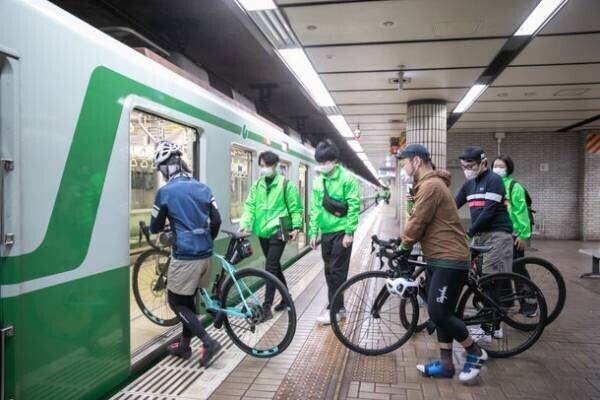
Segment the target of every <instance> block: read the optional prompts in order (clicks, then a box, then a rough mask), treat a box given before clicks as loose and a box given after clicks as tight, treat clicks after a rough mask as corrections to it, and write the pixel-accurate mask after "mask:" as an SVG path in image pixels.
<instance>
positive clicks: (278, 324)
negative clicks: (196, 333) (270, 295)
mask: <svg viewBox="0 0 600 400" xmlns="http://www.w3.org/2000/svg"><path fill="white" fill-rule="evenodd" d="M222 232H224V233H226V234H227V235H228V236H229V237H230V240H229V246H228V248H227V253H226V255H225V256H220V255H216V258H217V259H218V260H219V261H220V263H221V269H220V270H219V272H218V273H217V276H216V279H215V281H214V283H213V285H212V289H211V291H210V293H209V292H208V291H207V290H206V289H201V290H200V291H199V293H198V296H197V299H199V301H200V304H201V306H202V307H203V308H204V309H205V310H206V311H207V313H209V314H210V315H211V316H212V317H213V319H214V326H215V327H216V328H218V329H219V328H221V326H224V327H225V330H226V332H227V335H228V336H229V338H230V339H231V340H232V341H233V342H234V343H235V345H236V346H238V347H239V348H240V349H241V350H243V351H244V352H246V353H248V354H250V355H252V356H254V357H261V358H267V357H273V356H276V355H278V354H281V353H282V352H283V351H284V350H285V349H286V348H287V347H288V346H289V345H290V343H291V342H292V339H293V337H294V334H295V332H296V308H295V307H294V303H293V301H292V297H291V296H290V294H289V292H288V290H287V288H286V287H285V286H284V285H283V284H282V283H281V282H280V281H279V279H277V278H276V277H275V276H273V275H272V274H270V273H269V272H267V271H263V270H260V269H254V268H243V269H240V270H236V269H235V267H234V265H236V264H238V263H239V262H240V261H242V260H243V259H245V258H247V257H250V256H251V255H252V247H251V246H250V242H249V241H248V237H249V234H245V233H238V232H229V231H225V230H222ZM140 235H144V237H145V238H146V242H147V243H148V245H149V246H150V249H149V250H146V251H144V252H143V253H142V254H140V256H139V258H138V259H137V260H136V262H135V264H134V266H133V277H132V284H133V294H134V297H135V300H136V302H137V304H138V306H139V307H140V309H141V310H142V312H143V314H144V315H145V316H146V317H147V318H148V319H149V320H150V321H152V322H154V323H155V324H157V325H161V326H173V325H176V324H177V323H178V322H179V320H178V319H177V317H176V316H175V314H174V313H173V311H172V310H171V309H170V308H169V305H168V302H167V279H168V275H167V273H168V270H169V263H170V261H171V253H170V251H169V250H170V246H171V245H170V243H171V240H170V238H169V232H163V233H161V234H159V237H158V240H157V241H153V240H152V239H151V238H150V233H149V230H148V228H147V226H146V225H145V224H144V222H143V221H142V222H140ZM227 275H229V278H227ZM226 278H227V279H226ZM267 287H272V288H273V289H274V292H275V297H274V301H275V302H276V303H275V304H279V303H282V304H284V305H285V307H284V308H283V311H282V313H281V314H280V315H277V314H276V315H275V317H274V318H273V319H271V318H269V315H268V314H265V312H264V308H263V301H262V300H261V299H262V298H263V297H264V292H265V290H266V288H267Z"/></svg>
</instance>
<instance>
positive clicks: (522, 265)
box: [403, 257, 567, 334]
mask: <svg viewBox="0 0 600 400" xmlns="http://www.w3.org/2000/svg"><path fill="white" fill-rule="evenodd" d="M473 271H476V272H477V276H478V278H481V276H482V271H481V268H480V267H479V264H477V268H476V269H475V268H474V269H473ZM523 271H525V272H526V273H525V274H524V273H523ZM513 272H515V273H518V274H520V275H524V276H525V277H527V278H528V279H530V280H531V281H532V282H533V283H534V284H535V285H536V286H537V287H539V288H540V290H541V291H542V293H543V294H544V299H545V300H546V306H547V308H548V317H547V319H546V325H550V324H551V323H552V322H554V321H555V320H556V318H558V316H559V315H560V313H561V312H562V310H563V308H564V305H565V302H566V297H567V287H566V284H565V280H564V278H563V276H562V274H561V273H560V271H559V270H558V268H556V266H555V265H554V264H552V263H551V262H550V261H548V260H545V259H543V258H539V257H522V258H517V259H515V260H514V261H513ZM412 278H413V279H414V280H416V281H418V282H419V291H418V294H417V299H418V302H419V306H421V312H420V313H419V322H418V323H417V327H416V331H417V332H421V331H423V330H425V329H427V331H428V333H429V334H432V333H433V332H434V330H435V326H434V325H433V323H432V322H431V321H430V320H429V314H428V313H427V307H425V306H426V304H427V277H426V269H425V268H424V267H418V268H416V269H415V272H414V273H413V275H412ZM521 312H522V313H523V314H524V315H526V316H535V315H536V313H537V306H535V304H533V305H524V307H522V308H521ZM403 322H404V323H405V324H407V322H406V321H403ZM405 326H406V325H405Z"/></svg>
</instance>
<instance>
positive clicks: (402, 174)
mask: <svg viewBox="0 0 600 400" xmlns="http://www.w3.org/2000/svg"><path fill="white" fill-rule="evenodd" d="M400 179H402V182H404V184H406V185H411V184H412V183H413V182H414V180H415V177H414V176H412V175H408V174H407V173H406V171H404V168H402V169H401V170H400Z"/></svg>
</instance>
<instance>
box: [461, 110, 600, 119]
mask: <svg viewBox="0 0 600 400" xmlns="http://www.w3.org/2000/svg"><path fill="white" fill-rule="evenodd" d="M596 114H598V111H596V110H592V111H540V112H507V113H503V112H489V113H486V112H481V113H480V112H471V110H469V112H468V113H466V114H463V116H462V117H460V120H459V122H461V121H535V120H545V121H549V120H560V121H564V120H571V121H582V120H584V119H587V118H590V117H593V116H594V115H596Z"/></svg>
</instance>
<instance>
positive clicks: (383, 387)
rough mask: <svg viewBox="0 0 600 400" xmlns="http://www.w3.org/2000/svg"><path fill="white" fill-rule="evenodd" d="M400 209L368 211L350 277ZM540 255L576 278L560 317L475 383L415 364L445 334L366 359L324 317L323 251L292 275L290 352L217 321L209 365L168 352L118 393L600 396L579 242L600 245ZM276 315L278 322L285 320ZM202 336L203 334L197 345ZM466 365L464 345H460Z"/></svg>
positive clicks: (592, 298)
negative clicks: (248, 345) (232, 337)
mask: <svg viewBox="0 0 600 400" xmlns="http://www.w3.org/2000/svg"><path fill="white" fill-rule="evenodd" d="M399 230H400V228H399V226H398V225H397V223H396V222H395V219H394V211H393V208H392V207H390V206H386V205H383V204H382V205H379V206H377V207H375V208H373V209H371V210H370V211H368V212H366V213H365V214H364V215H363V216H362V220H361V225H360V228H359V231H358V232H357V234H356V237H355V244H354V251H353V255H352V261H351V267H350V275H352V274H356V273H359V272H362V271H364V270H366V269H368V268H370V267H371V266H372V263H371V262H370V258H371V257H370V254H369V251H370V246H369V244H370V237H371V235H372V234H374V233H377V234H378V235H379V236H381V237H387V236H392V235H398V234H399ZM533 244H534V246H533V247H534V248H535V249H536V250H537V251H535V252H532V253H531V254H532V255H534V254H535V255H536V256H540V257H544V258H547V259H548V260H550V261H551V262H553V263H554V264H555V265H556V266H557V267H558V268H559V269H560V270H561V272H562V274H563V276H564V278H565V280H566V283H567V302H566V305H565V307H564V309H563V311H562V313H561V315H560V316H559V318H558V319H557V320H556V321H555V322H554V323H553V324H552V325H550V326H548V327H547V328H546V330H545V331H544V333H543V336H542V337H541V339H540V340H539V341H538V342H537V343H536V344H535V345H534V346H533V347H532V348H531V349H529V350H527V351H526V352H525V353H522V354H520V355H518V356H515V357H513V358H509V359H491V360H490V361H489V362H488V364H487V366H486V367H485V368H484V370H483V372H482V375H481V379H480V380H479V381H478V382H477V383H476V384H475V385H471V386H464V385H462V384H461V383H460V382H459V381H458V380H457V379H454V380H440V379H436V380H434V379H428V378H424V377H422V376H421V375H420V373H419V372H418V371H417V370H416V368H415V365H416V364H417V363H420V362H427V361H430V360H433V359H437V358H438V356H439V354H438V349H437V344H436V338H435V336H429V335H427V333H419V334H415V336H413V338H412V339H411V340H409V341H408V342H407V343H406V344H405V345H404V346H402V347H401V348H400V349H398V350H396V351H395V352H393V353H391V354H388V355H384V356H377V357H366V356H362V355H359V354H357V353H353V352H351V351H350V350H348V349H347V348H345V347H344V346H343V345H342V344H341V343H340V342H339V341H338V340H337V339H336V337H335V336H334V334H333V333H332V331H331V328H330V327H328V326H325V327H323V326H320V325H318V324H317V323H316V318H317V316H318V315H319V314H320V313H321V312H322V311H323V309H324V308H325V306H326V301H327V299H326V297H327V287H326V285H325V279H324V276H323V263H322V261H321V257H320V251H316V252H310V253H309V254H308V255H306V256H305V257H303V258H302V259H301V260H299V261H298V262H297V263H295V264H294V265H293V266H292V267H290V268H288V269H287V270H286V272H285V274H286V278H287V279H288V284H289V286H290V291H291V294H292V296H293V298H294V301H295V305H296V311H297V317H298V325H297V330H296V335H295V337H294V340H293V342H292V344H291V345H290V346H289V347H288V349H287V350H286V351H285V352H284V353H283V354H281V355H280V356H278V357H275V358H271V359H257V358H254V357H251V356H248V355H246V354H245V353H243V352H242V351H241V350H239V349H238V348H237V347H235V346H234V345H233V344H232V343H231V342H230V341H229V339H228V338H227V336H226V335H225V332H224V331H216V330H214V329H213V328H212V327H211V328H209V331H211V334H212V335H214V337H216V338H217V339H218V340H220V341H221V342H222V343H223V344H224V350H223V351H222V352H221V353H220V354H219V355H218V356H217V359H216V361H215V362H214V363H213V364H212V365H211V366H210V367H209V368H208V369H204V368H199V367H198V354H197V353H196V354H195V355H194V356H193V357H192V358H191V359H190V360H188V361H183V360H179V359H175V358H174V357H170V356H167V357H165V358H164V359H162V360H161V361H160V362H159V363H158V364H156V365H155V366H154V367H152V368H151V369H149V370H148V371H147V372H146V373H144V374H143V375H142V376H140V377H139V378H138V379H137V380H135V381H134V382H132V383H131V384H129V385H128V386H127V387H125V388H124V389H123V390H122V391H120V392H119V393H117V394H116V395H114V396H113V397H112V399H118V400H129V399H131V400H133V399H137V400H150V399H155V400H173V399H185V400H200V399H212V400H234V399H381V400H413V399H415V400H417V399H445V400H453V399H454V400H476V399H480V400H487V399H490V400H491V399H498V400H502V399H578V400H579V399H600V331H599V330H598V327H600V307H599V306H598V304H599V303H598V296H600V286H599V285H598V283H597V282H598V281H596V280H581V279H579V276H580V275H581V274H582V273H584V272H587V271H588V270H589V268H590V267H589V265H590V260H589V257H586V256H584V255H582V254H579V253H578V249H579V248H585V247H597V246H598V243H589V242H587V243H585V242H576V241H540V240H538V241H535V242H534V243H533ZM276 320H277V315H276V317H275V318H274V319H273V320H272V322H271V323H272V324H275V323H276ZM198 345H199V343H198V342H197V341H195V342H194V343H193V347H197V346H198ZM454 356H455V363H456V365H457V366H461V365H462V363H463V361H464V351H463V350H462V349H461V348H460V346H458V347H455V351H454Z"/></svg>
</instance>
